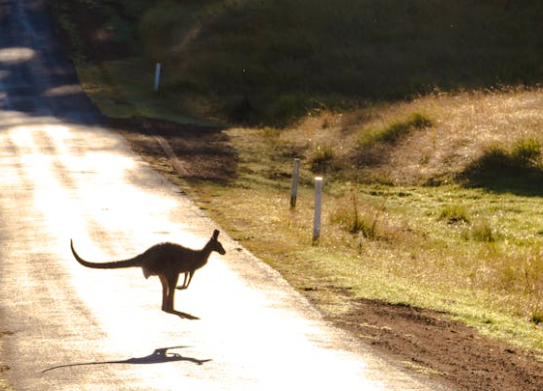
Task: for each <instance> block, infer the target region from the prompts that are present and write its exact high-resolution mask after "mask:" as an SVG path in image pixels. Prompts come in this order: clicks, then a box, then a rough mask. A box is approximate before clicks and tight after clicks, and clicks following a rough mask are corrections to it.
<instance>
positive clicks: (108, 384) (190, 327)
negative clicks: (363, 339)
mask: <svg viewBox="0 0 543 391" xmlns="http://www.w3.org/2000/svg"><path fill="white" fill-rule="evenodd" d="M99 118H100V117H99V115H98V113H97V112H96V111H95V109H94V108H93V107H92V106H91V105H90V103H89V101H88V100H87V99H86V97H85V96H84V94H83V93H82V91H81V89H80V88H79V86H78V85H77V80H76V77H75V75H74V71H73V69H72V68H71V65H70V64H69V62H68V61H67V60H66V57H65V56H64V54H63V53H62V50H61V48H60V46H59V45H58V44H57V43H56V41H55V38H54V36H53V35H52V33H51V31H50V23H49V21H48V19H47V17H46V13H45V12H44V7H43V4H42V2H41V1H40V0H26V1H25V0H0V180H1V185H0V222H1V224H0V331H11V332H13V334H12V335H10V336H8V337H4V338H3V339H2V347H1V355H0V361H2V362H3V364H5V365H7V366H9V367H10V369H9V370H8V371H7V372H6V373H5V375H6V376H7V379H8V381H9V382H10V384H11V385H12V387H13V388H14V389H15V390H31V391H36V390H55V391H57V390H196V391H198V390H295V389H299V390H332V389H341V390H368V391H373V390H402V391H403V390H420V391H422V390H438V389H441V388H439V387H437V386H435V385H432V384H431V383H430V382H428V381H426V380H425V379H424V378H421V377H418V376H414V375H411V374H408V373H406V372H405V371H404V370H403V369H402V365H401V364H396V363H392V362H389V361H387V360H386V359H383V358H379V357H377V356H376V355H375V354H373V353H372V352H371V350H370V349H369V348H368V347H367V346H365V345H364V344H362V343H360V342H357V341H356V340H354V339H353V338H351V337H350V336H349V335H347V334H345V333H344V332H342V331H339V330H337V329H335V328H333V327H332V326H330V325H329V324H328V323H326V322H325V321H323V320H322V318H321V316H320V315H319V314H318V313H317V312H316V311H315V310H314V309H313V308H312V307H311V306H310V305H309V304H308V302H307V301H306V300H304V298H302V297H301V296H300V295H299V294H297V293H296V292H295V291H294V290H293V289H292V288H291V287H290V286H289V285H288V284H287V283H285V282H284V281H283V280H282V279H281V278H280V276H279V275H278V274H277V273H276V272H274V271H273V270H271V269H270V268H268V267H267V266H265V265H264V264H262V263H261V262H260V261H259V260H257V259H255V258H254V257H252V256H251V255H250V254H249V253H247V252H246V251H245V250H244V249H241V248H240V247H239V246H238V245H237V244H236V243H235V242H233V241H232V240H230V239H229V238H228V236H227V235H226V234H225V233H224V232H223V233H221V236H220V239H221V241H222V242H223V244H224V246H225V248H226V251H227V254H226V256H219V255H218V254H216V253H215V254H214V255H212V257H211V259H210V262H209V264H208V265H207V266H206V267H205V268H203V269H201V270H200V271H198V272H197V273H196V274H195V277H194V280H193V282H192V284H191V286H190V288H189V289H188V290H186V291H178V292H177V298H176V308H177V309H178V310H180V311H183V312H186V313H189V314H191V315H193V316H194V317H197V318H199V319H198V320H189V319H182V318H180V317H177V316H174V315H170V314H166V313H164V312H162V311H161V310H160V302H161V287H160V283H159V281H158V279H157V278H156V277H151V278H149V279H148V280H146V279H144V277H143V274H142V271H141V269H138V268H134V269H122V270H94V269H87V268H84V267H82V266H81V265H79V264H78V263H76V261H75V260H74V259H73V257H72V255H71V252H70V250H69V241H70V238H73V239H74V243H75V245H76V248H77V249H78V251H79V253H80V254H81V255H82V256H83V257H85V258H87V259H90V260H94V261H106V260H115V259H119V258H126V257H130V256H133V255H136V254H138V253H140V252H142V251H144V250H145V249H146V248H148V247H149V246H151V245H153V244H155V243H158V242H163V241H173V242H177V243H181V244H183V245H186V246H189V247H193V248H199V247H201V246H203V245H204V244H205V242H206V241H207V239H208V238H209V237H210V235H211V233H212V231H213V229H215V228H216V224H214V223H213V222H212V221H210V220H209V219H208V218H206V217H205V216H204V214H203V213H202V212H201V211H200V210H199V209H198V208H196V207H195V206H194V205H193V204H192V203H191V202H190V201H189V200H188V199H186V198H185V197H184V196H183V195H182V194H180V193H179V191H178V190H177V189H176V187H175V186H173V185H171V184H170V183H168V182H167V181H166V180H165V179H164V178H163V177H161V176H160V175H158V174H157V173H155V172H154V171H153V170H152V169H151V168H150V167H149V166H148V165H147V164H145V163H144V162H143V161H141V159H139V157H138V156H136V155H135V154H134V153H132V152H131V151H130V150H129V148H128V147H127V144H126V143H125V141H124V140H123V139H122V138H121V137H120V136H118V135H116V134H114V133H112V132H110V131H108V130H107V129H105V128H103V127H102V126H101V124H100V120H99Z"/></svg>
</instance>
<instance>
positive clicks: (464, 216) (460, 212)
mask: <svg viewBox="0 0 543 391" xmlns="http://www.w3.org/2000/svg"><path fill="white" fill-rule="evenodd" d="M439 220H445V221H447V223H449V224H454V223H459V222H463V223H469V221H470V219H469V217H468V212H467V210H466V207H465V206H464V205H457V204H454V205H446V206H445V207H443V209H442V210H441V213H440V214H439Z"/></svg>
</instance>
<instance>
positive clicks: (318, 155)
mask: <svg viewBox="0 0 543 391" xmlns="http://www.w3.org/2000/svg"><path fill="white" fill-rule="evenodd" d="M335 155H336V154H335V152H334V149H333V148H332V147H331V146H329V145H317V146H316V147H315V148H314V149H313V150H312V151H311V153H310V155H309V156H308V158H307V160H308V163H309V167H310V169H311V171H312V172H314V173H317V172H318V173H325V172H329V171H332V170H333V169H334V167H335V164H334V163H335V161H334V158H335Z"/></svg>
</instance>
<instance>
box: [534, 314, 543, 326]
mask: <svg viewBox="0 0 543 391" xmlns="http://www.w3.org/2000/svg"><path fill="white" fill-rule="evenodd" d="M531 321H532V323H534V324H536V325H538V326H539V325H540V324H541V323H543V312H534V313H533V314H532V318H531Z"/></svg>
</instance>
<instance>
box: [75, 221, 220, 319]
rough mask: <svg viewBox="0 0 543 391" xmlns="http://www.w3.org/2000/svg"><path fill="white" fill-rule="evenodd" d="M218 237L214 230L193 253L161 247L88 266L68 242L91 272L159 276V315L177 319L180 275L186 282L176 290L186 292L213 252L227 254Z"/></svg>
mask: <svg viewBox="0 0 543 391" xmlns="http://www.w3.org/2000/svg"><path fill="white" fill-rule="evenodd" d="M218 237H219V231H218V230H215V231H214V232H213V236H212V237H211V239H209V241H208V242H207V244H206V245H205V246H204V247H203V248H202V249H201V250H193V249H190V248H186V247H183V246H181V245H179V244H175V243H160V244H156V245H154V246H152V247H151V248H149V249H148V250H146V251H145V252H144V253H142V254H140V255H137V256H135V257H134V258H130V259H126V260H123V261H114V262H103V263H95V262H89V261H86V260H84V259H83V258H81V257H80V256H79V254H77V252H76V251H75V248H74V243H73V240H71V239H70V247H71V249H72V253H73V255H74V257H75V259H76V260H77V262H79V263H80V264H82V265H83V266H86V267H90V268H93V269H119V268H126V267H141V269H142V271H143V275H144V276H145V278H149V276H158V277H159V278H160V282H161V284H162V311H164V312H167V313H173V314H177V315H179V314H181V313H179V312H177V311H175V310H174V304H173V303H174V295H175V288H176V285H177V282H178V280H179V275H180V274H181V273H185V278H184V281H183V285H180V286H177V289H187V288H188V287H189V285H190V282H191V281H192V278H193V277H194V273H195V272H196V270H198V269H200V268H201V267H203V266H204V265H205V264H206V263H207V260H208V258H209V256H210V255H211V253H212V252H213V251H216V252H218V253H219V254H221V255H224V254H226V251H225V250H224V247H223V246H222V244H221V243H220V242H219V240H218ZM185 315H186V314H185Z"/></svg>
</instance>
